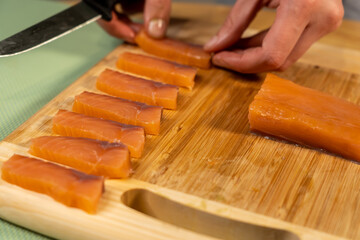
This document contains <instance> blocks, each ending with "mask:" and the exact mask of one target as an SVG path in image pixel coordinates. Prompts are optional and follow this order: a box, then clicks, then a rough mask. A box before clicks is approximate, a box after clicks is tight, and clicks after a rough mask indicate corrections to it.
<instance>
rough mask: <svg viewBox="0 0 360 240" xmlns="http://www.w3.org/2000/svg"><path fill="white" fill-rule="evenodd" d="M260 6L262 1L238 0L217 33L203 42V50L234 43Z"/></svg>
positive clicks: (223, 47) (224, 46)
mask: <svg viewBox="0 0 360 240" xmlns="http://www.w3.org/2000/svg"><path fill="white" fill-rule="evenodd" d="M261 7H262V1H258V0H253V1H248V0H238V1H237V2H236V3H235V5H234V7H233V8H232V9H231V11H230V13H229V15H228V17H227V18H226V20H225V23H224V24H223V25H222V27H221V28H220V30H219V31H218V33H217V34H216V35H215V36H214V37H213V38H212V39H211V40H210V41H209V42H207V43H206V44H205V46H204V50H205V51H208V52H217V51H220V50H223V49H225V48H228V47H230V46H231V45H233V44H234V43H236V42H237V41H238V40H239V38H240V37H241V35H242V34H243V32H244V31H245V29H246V28H247V27H248V25H249V24H250V22H251V21H252V20H253V18H254V17H255V15H256V13H257V12H258V11H259V9H260V8H261Z"/></svg>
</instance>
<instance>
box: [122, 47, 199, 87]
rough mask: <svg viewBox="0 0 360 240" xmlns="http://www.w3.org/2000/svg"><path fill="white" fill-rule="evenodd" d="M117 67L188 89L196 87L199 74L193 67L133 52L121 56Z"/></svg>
mask: <svg viewBox="0 0 360 240" xmlns="http://www.w3.org/2000/svg"><path fill="white" fill-rule="evenodd" d="M116 66H117V67H118V68H119V69H121V70H123V71H125V72H130V73H133V74H136V75H140V76H143V77H146V78H149V79H151V80H154V81H159V82H163V83H168V84H172V85H176V86H179V87H185V88H188V89H192V88H193V87H194V84H195V75H196V72H197V70H196V68H193V67H189V66H184V65H180V64H178V63H174V62H169V61H166V60H162V59H160V58H155V57H150V56H145V55H140V54H135V53H131V52H124V53H122V54H120V56H119V58H118V61H117V63H116Z"/></svg>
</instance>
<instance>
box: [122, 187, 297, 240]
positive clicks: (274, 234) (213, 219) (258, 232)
mask: <svg viewBox="0 0 360 240" xmlns="http://www.w3.org/2000/svg"><path fill="white" fill-rule="evenodd" d="M121 201H122V203H123V204H125V205H126V206H128V207H130V208H132V209H134V210H136V211H138V212H141V213H143V214H146V215H147V216H150V217H153V218H156V219H158V220H160V221H164V222H167V223H170V224H173V225H176V226H178V227H181V228H185V229H188V230H191V231H194V232H197V233H200V234H204V235H208V236H211V237H215V238H220V239H237V240H239V239H240V240H241V239H246V240H248V239H252V240H263V239H266V240H300V238H299V237H298V236H297V235H296V234H294V233H292V232H289V231H285V230H280V229H275V228H268V227H263V226H258V225H254V224H250V223H246V222H241V221H237V220H233V219H230V218H225V217H221V216H218V215H215V214H211V213H208V212H205V211H202V210H199V209H196V208H193V207H190V206H187V205H185V204H181V203H179V202H176V201H173V200H171V199H168V198H166V197H164V196H161V195H159V194H156V193H154V192H152V191H149V190H146V189H140V188H139V189H130V190H128V191H126V192H124V193H123V194H122V196H121Z"/></svg>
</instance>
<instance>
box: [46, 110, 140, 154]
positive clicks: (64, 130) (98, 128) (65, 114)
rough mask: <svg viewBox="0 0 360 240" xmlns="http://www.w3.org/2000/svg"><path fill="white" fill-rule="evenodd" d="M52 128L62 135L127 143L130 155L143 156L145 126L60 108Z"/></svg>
mask: <svg viewBox="0 0 360 240" xmlns="http://www.w3.org/2000/svg"><path fill="white" fill-rule="evenodd" d="M52 124H53V125H52V130H53V132H54V133H56V134H59V135H61V136H69V137H83V138H92V139H97V140H102V141H107V142H117V143H119V142H121V143H123V144H125V145H126V146H127V147H128V149H129V151H130V155H131V156H132V157H135V158H139V157H141V154H142V152H143V149H144V144H145V131H144V128H143V127H139V126H133V125H127V124H123V123H119V122H114V121H111V120H106V119H101V118H96V117H90V116H86V115H83V114H80V113H75V112H70V111H66V110H59V111H58V112H57V114H56V115H55V116H54V118H53V121H52Z"/></svg>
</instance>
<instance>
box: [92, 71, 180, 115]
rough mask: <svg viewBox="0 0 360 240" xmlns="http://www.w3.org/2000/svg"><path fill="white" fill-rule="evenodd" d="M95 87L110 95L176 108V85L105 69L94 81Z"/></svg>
mask: <svg viewBox="0 0 360 240" xmlns="http://www.w3.org/2000/svg"><path fill="white" fill-rule="evenodd" d="M96 87H97V89H99V90H101V91H103V92H106V93H108V94H110V95H112V96H116V97H121V98H125V99H129V100H132V101H138V102H142V103H146V104H149V105H154V106H161V107H163V108H167V109H176V100H177V96H178V87H177V86H174V85H169V84H164V83H160V82H154V81H151V80H146V79H143V78H138V77H134V76H131V75H128V74H124V73H121V72H117V71H113V70H110V69H105V70H104V71H103V72H102V73H101V74H100V76H99V77H98V78H97V81H96Z"/></svg>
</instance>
